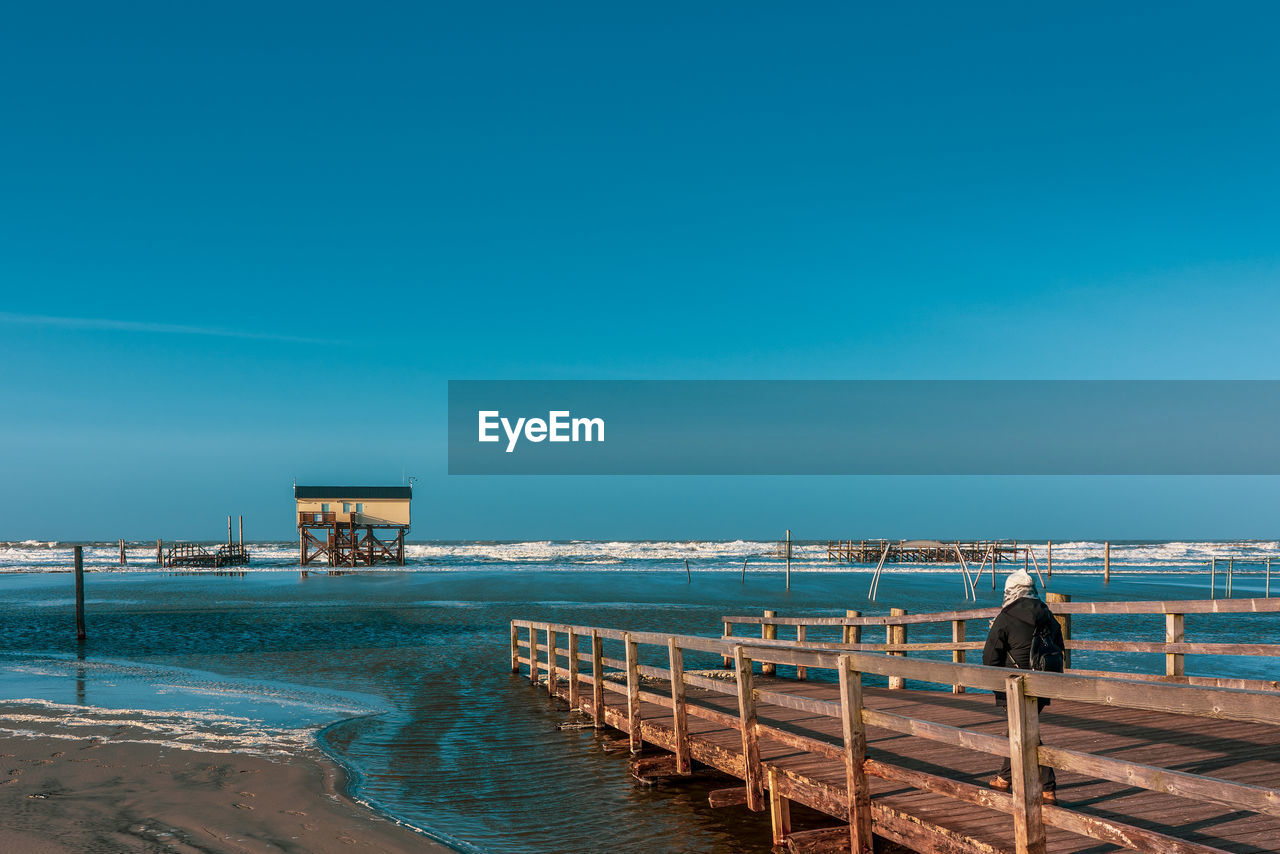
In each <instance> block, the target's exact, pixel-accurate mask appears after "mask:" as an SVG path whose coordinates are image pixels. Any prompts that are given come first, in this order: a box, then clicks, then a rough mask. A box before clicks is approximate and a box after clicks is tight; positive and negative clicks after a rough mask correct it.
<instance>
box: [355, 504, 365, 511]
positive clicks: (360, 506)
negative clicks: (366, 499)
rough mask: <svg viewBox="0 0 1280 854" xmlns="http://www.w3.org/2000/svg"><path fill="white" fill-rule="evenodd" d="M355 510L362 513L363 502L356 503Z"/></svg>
mask: <svg viewBox="0 0 1280 854" xmlns="http://www.w3.org/2000/svg"><path fill="white" fill-rule="evenodd" d="M356 512H357V513H363V512H364V505H363V504H357V505H356Z"/></svg>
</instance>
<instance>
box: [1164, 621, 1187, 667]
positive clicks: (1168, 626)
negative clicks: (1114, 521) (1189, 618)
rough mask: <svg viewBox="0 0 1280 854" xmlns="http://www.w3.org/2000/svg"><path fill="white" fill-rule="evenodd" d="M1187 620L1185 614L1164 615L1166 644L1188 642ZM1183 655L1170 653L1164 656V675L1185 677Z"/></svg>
mask: <svg viewBox="0 0 1280 854" xmlns="http://www.w3.org/2000/svg"><path fill="white" fill-rule="evenodd" d="M1186 637H1187V634H1186V619H1185V615H1183V614H1165V615H1164V642H1165V643H1183V642H1184V641H1185V640H1186ZM1185 674H1186V670H1185V669H1184V666H1183V655H1182V653H1180V652H1168V653H1165V656H1164V675H1165V676H1183V675H1185Z"/></svg>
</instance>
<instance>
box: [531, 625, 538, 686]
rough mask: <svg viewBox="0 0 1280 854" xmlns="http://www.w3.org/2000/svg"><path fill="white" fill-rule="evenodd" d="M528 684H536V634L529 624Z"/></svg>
mask: <svg viewBox="0 0 1280 854" xmlns="http://www.w3.org/2000/svg"><path fill="white" fill-rule="evenodd" d="M529 684H530V685H537V684H538V632H537V630H536V629H534V627H533V623H530V624H529Z"/></svg>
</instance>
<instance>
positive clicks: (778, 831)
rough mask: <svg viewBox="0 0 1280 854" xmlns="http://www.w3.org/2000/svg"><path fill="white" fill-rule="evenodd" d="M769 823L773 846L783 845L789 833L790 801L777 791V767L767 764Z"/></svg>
mask: <svg viewBox="0 0 1280 854" xmlns="http://www.w3.org/2000/svg"><path fill="white" fill-rule="evenodd" d="M769 825H770V827H772V828H773V844H774V846H775V847H777V846H779V845H785V844H786V842H787V837H788V836H790V835H791V801H789V800H787V799H786V798H784V797H783V796H782V795H781V794H780V793H779V792H778V769H776V768H774V767H773V766H772V765H770V766H769Z"/></svg>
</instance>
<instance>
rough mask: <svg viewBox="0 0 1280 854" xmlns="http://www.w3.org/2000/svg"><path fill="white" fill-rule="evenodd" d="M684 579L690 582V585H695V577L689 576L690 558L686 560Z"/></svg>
mask: <svg viewBox="0 0 1280 854" xmlns="http://www.w3.org/2000/svg"><path fill="white" fill-rule="evenodd" d="M684 577H685V578H686V579H687V580H688V581H689V583H690V584H692V583H693V576H692V575H690V574H689V559H688V558H685V559H684Z"/></svg>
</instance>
